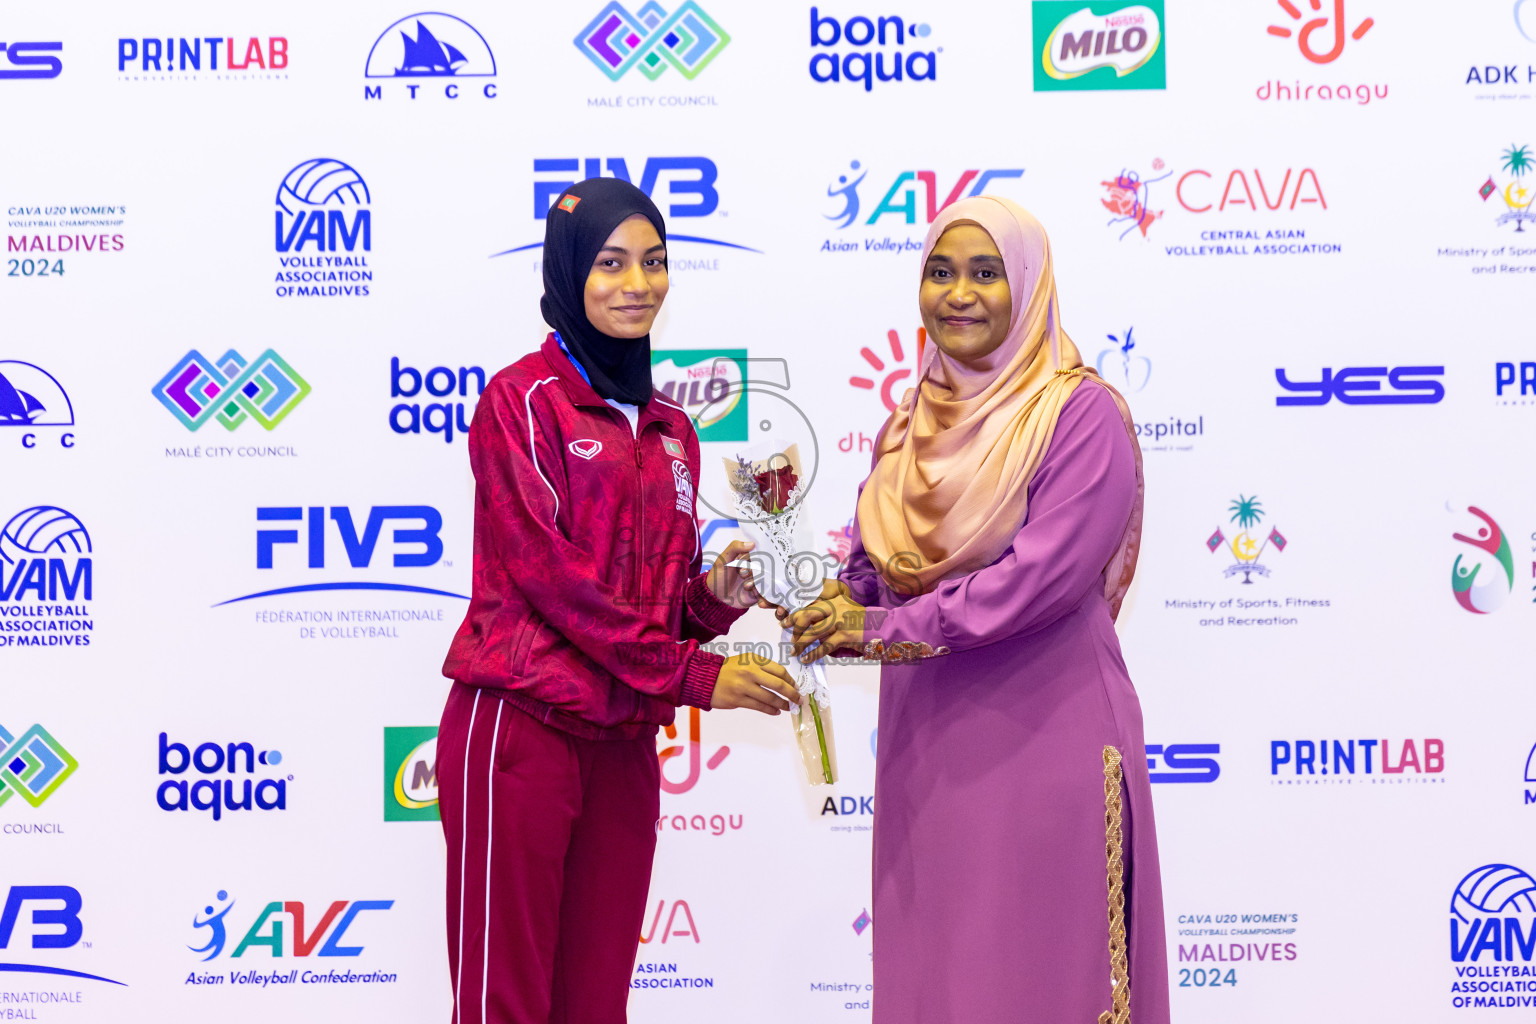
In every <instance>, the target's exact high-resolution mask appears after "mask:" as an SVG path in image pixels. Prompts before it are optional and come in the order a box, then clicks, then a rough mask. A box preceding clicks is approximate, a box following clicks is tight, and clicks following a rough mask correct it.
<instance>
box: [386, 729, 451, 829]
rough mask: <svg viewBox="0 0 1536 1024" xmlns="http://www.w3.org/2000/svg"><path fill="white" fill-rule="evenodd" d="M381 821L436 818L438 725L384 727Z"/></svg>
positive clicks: (433, 819) (432, 819)
mask: <svg viewBox="0 0 1536 1024" xmlns="http://www.w3.org/2000/svg"><path fill="white" fill-rule="evenodd" d="M384 820H385V821H437V820H438V817H437V726H435V725H402V726H385V727H384Z"/></svg>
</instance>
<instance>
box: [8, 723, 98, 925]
mask: <svg viewBox="0 0 1536 1024" xmlns="http://www.w3.org/2000/svg"><path fill="white" fill-rule="evenodd" d="M78 767H80V763H79V762H78V761H76V760H75V759H74V758H73V757H71V756H70V753H69V751H67V750H65V749H64V745H63V744H61V743H60V742H59V741H58V740H56V739H54V738H53V736H52V735H51V734H50V733H49V732H48V730H47V729H44V728H43V727H42V726H41V725H34V726H33V727H32V728H30V729H28V730H27V731H26V732H24V733H22V734H21V735H20V736H12V735H11V734H10V733H9V732H7V731H6V728H5V726H3V725H0V807H4V806H5V805H6V803H7V802H8V801H9V800H10V799H11V797H13V796H18V795H19V796H20V797H21V798H22V799H23V800H24V801H26V802H27V803H29V804H31V805H32V806H33V807H40V806H42V803H43V801H44V800H47V799H48V798H49V797H50V796H52V795H53V793H54V791H55V790H57V789H58V788H59V787H60V786H62V785H64V780H65V779H67V778H69V777H70V776H71V775H73V774H74V773H75V769H76V768H78ZM0 945H3V943H0Z"/></svg>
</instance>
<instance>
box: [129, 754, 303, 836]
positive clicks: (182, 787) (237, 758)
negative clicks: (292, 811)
mask: <svg viewBox="0 0 1536 1024" xmlns="http://www.w3.org/2000/svg"><path fill="white" fill-rule="evenodd" d="M282 761H283V755H282V754H281V753H279V752H278V751H276V750H262V751H258V750H257V749H256V748H255V746H253V745H252V744H250V743H245V742H239V743H229V744H226V745H224V746H220V745H219V744H217V743H200V744H198V745H197V747H196V749H190V748H188V746H187V745H186V744H185V743H175V742H172V741H171V739H170V737H169V736H168V735H167V734H166V733H161V734H160V774H161V775H162V776H164V775H172V776H178V777H177V778H170V779H166V780H165V781H164V782H162V783H160V788H159V789H157V790H156V791H155V802H156V803H158V804H159V805H160V809H161V810H162V811H191V810H198V811H204V812H207V813H208V814H209V815H211V816H212V818H213V820H214V821H219V820H221V819H222V818H223V816H224V812H225V811H249V810H252V809H254V810H260V811H286V810H287V809H288V783H289V782H291V781H293V776H292V775H289V776H286V777H282V776H279V777H274V778H264V779H253V778H252V777H253V776H255V775H256V773H257V766H258V765H259V766H261V768H262V769H263V771H264V770H265V769H267V768H271V767H276V766H277V765H279V764H282ZM189 771H191V772H195V773H196V774H198V775H201V776H203V778H200V779H196V780H195V781H192V782H191V783H190V784H189V783H188V781H187V780H186V779H184V778H180V777H179V776H182V775H185V774H187V772H189ZM242 775H243V776H245V778H240V776H242ZM220 781H222V782H223V786H220V785H219V783H220Z"/></svg>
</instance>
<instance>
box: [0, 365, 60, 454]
mask: <svg viewBox="0 0 1536 1024" xmlns="http://www.w3.org/2000/svg"><path fill="white" fill-rule="evenodd" d="M74 425H75V407H74V405H72V404H71V403H70V401H69V395H67V394H65V392H64V385H62V384H60V383H59V381H58V378H56V377H54V375H53V374H51V373H49V372H48V371H47V370H45V369H43V368H42V367H41V366H34V365H32V364H31V363H24V362H22V361H20V360H18V359H0V427H19V428H21V430H22V431H24V432H23V433H22V435H21V446H22V447H23V448H36V447H37V439H38V430H37V428H39V427H72V426H74ZM58 438H59V447H60V448H73V447H74V446H75V435H74V433H73V432H72V431H68V430H61V431H60V432H59V435H58Z"/></svg>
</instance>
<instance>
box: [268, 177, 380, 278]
mask: <svg viewBox="0 0 1536 1024" xmlns="http://www.w3.org/2000/svg"><path fill="white" fill-rule="evenodd" d="M372 201H373V197H372V195H371V194H370V193H369V191H368V183H367V182H365V181H364V180H363V176H362V175H361V174H359V173H358V172H357V170H356V169H355V168H353V167H352V166H350V165H349V164H345V163H343V162H342V161H340V160H333V159H331V158H329V157H320V158H318V159H314V160H306V161H304V162H303V163H301V164H299V165H298V166H297V167H295V168H294V169H293V170H291V171H289V172H288V173H287V174H286V175H284V176H283V181H282V184H281V185H279V186H278V189H277V209H276V210H275V211H274V223H275V232H276V237H275V245H276V248H277V254H278V264H279V269H278V272H277V277H276V279H275V280H276V286H277V288H276V290H277V294H278V296H279V297H281V298H292V297H315V298H320V297H325V298H337V297H344V296H355V297H358V298H361V297H363V296H366V295H368V294H369V290H370V285H371V283H372V281H373V270H372V268H370V267H369V265H368V253H369V252H370V251H372V249H373V210H372V209H371V204H372Z"/></svg>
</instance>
